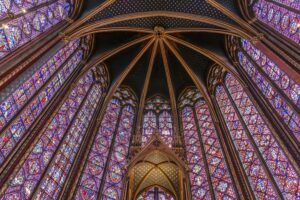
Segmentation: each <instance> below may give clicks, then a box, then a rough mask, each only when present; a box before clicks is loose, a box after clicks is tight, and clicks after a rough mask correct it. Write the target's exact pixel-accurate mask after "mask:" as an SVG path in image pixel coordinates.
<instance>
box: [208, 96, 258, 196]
mask: <svg viewBox="0 0 300 200" xmlns="http://www.w3.org/2000/svg"><path fill="white" fill-rule="evenodd" d="M211 99H212V103H213V104H214V106H215V108H216V111H215V112H216V117H217V118H219V119H220V121H219V123H214V124H215V125H217V126H216V128H217V134H218V136H219V137H220V139H221V140H220V141H221V146H223V147H224V149H226V153H225V152H224V153H225V155H226V156H225V157H227V159H228V164H229V165H228V166H229V167H230V169H231V170H230V171H231V172H233V173H234V175H236V176H233V180H234V181H235V186H236V187H237V188H238V193H239V196H240V197H241V199H244V200H248V199H251V200H254V199H256V197H255V195H254V193H253V190H252V188H251V184H250V182H249V180H248V178H247V174H246V173H245V170H244V167H243V164H242V161H241V160H240V157H239V152H238V151H237V150H236V148H235V145H234V143H233V140H232V138H231V136H230V131H229V130H228V127H227V124H226V122H225V119H224V117H223V115H222V113H221V108H220V107H219V104H218V102H217V100H216V98H215V96H212V98H211ZM214 121H215V120H214ZM219 133H223V134H219Z"/></svg>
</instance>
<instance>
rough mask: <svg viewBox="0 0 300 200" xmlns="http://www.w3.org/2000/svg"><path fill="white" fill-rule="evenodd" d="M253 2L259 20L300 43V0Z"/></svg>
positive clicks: (262, 0)
mask: <svg viewBox="0 0 300 200" xmlns="http://www.w3.org/2000/svg"><path fill="white" fill-rule="evenodd" d="M253 2H254V3H252V5H251V6H252V9H253V11H254V12H255V14H256V17H257V19H258V20H260V21H261V22H263V23H264V24H267V25H268V26H269V27H270V28H272V29H273V30H275V31H277V32H278V33H280V34H282V35H284V36H285V37H287V38H289V39H291V40H293V41H294V42H295V43H296V44H298V45H299V43H300V26H299V23H300V13H299V11H300V1H299V0H257V1H253Z"/></svg>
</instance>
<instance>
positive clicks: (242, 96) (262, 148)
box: [216, 74, 300, 199]
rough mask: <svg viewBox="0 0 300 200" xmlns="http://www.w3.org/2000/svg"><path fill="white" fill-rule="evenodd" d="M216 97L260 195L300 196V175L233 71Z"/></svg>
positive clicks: (253, 186) (249, 176) (268, 197)
mask: <svg viewBox="0 0 300 200" xmlns="http://www.w3.org/2000/svg"><path fill="white" fill-rule="evenodd" d="M216 99H217V102H218V104H219V107H220V109H221V112H222V114H223V117H224V119H226V120H225V121H226V125H227V128H228V130H229V132H230V135H231V138H232V140H233V142H234V145H235V148H236V149H237V152H238V153H239V157H240V159H241V161H242V164H243V167H244V170H245V172H246V175H247V177H248V180H249V182H250V185H251V187H252V190H253V192H254V193H255V195H256V197H257V198H265V199H276V198H277V196H278V193H280V194H282V196H283V197H284V198H285V199H297V198H299V189H300V177H299V174H298V173H297V172H296V171H295V169H294V168H293V166H292V164H291V162H290V161H289V159H288V157H287V156H286V154H285V153H284V151H283V150H282V148H281V146H280V144H279V143H278V142H277V140H276V138H275V137H274V135H273V133H272V132H271V130H270V129H269V127H268V126H267V124H266V123H265V121H264V119H263V118H262V116H261V115H260V113H259V112H258V110H257V109H256V107H255V106H254V104H253V102H252V101H251V100H250V98H249V96H248V95H247V93H246V92H245V90H244V89H243V87H242V86H241V84H240V83H239V82H238V81H237V80H236V79H235V78H234V77H233V76H231V74H226V77H225V85H219V86H217V89H216ZM268 174H269V175H268ZM269 176H272V177H273V178H274V180H275V182H272V181H271V179H270V178H269ZM276 188H278V190H279V191H277V192H276Z"/></svg>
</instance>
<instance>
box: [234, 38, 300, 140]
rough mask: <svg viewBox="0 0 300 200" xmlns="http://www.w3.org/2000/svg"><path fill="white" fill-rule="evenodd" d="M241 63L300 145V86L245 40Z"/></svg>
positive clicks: (240, 53)
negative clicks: (298, 110) (299, 110)
mask: <svg viewBox="0 0 300 200" xmlns="http://www.w3.org/2000/svg"><path fill="white" fill-rule="evenodd" d="M241 44H242V48H239V47H238V49H239V50H238V51H237V55H238V59H239V62H240V64H241V66H242V67H243V69H244V70H245V71H246V73H247V74H248V75H249V77H250V78H251V79H252V81H253V82H254V83H255V84H256V85H257V87H258V89H259V90H260V91H261V92H262V94H263V95H264V96H265V97H266V99H267V100H268V102H269V103H270V105H271V106H272V107H273V108H274V110H275V111H276V112H277V113H278V115H279V116H280V117H281V118H282V121H283V122H284V123H285V124H286V125H287V126H288V128H289V129H290V131H291V132H292V133H293V135H294V137H295V138H297V139H298V141H300V116H299V113H298V112H297V111H296V110H295V109H299V108H300V84H299V82H296V81H295V80H293V79H292V78H291V77H289V76H288V75H287V74H286V73H285V72H284V71H282V70H281V69H280V67H279V66H277V65H276V64H275V63H274V62H273V61H272V60H270V59H269V58H268V57H267V56H266V55H265V54H264V53H263V52H261V51H260V50H259V49H257V48H256V47H255V46H253V45H252V44H251V43H250V42H249V41H247V40H244V39H242V40H241Z"/></svg>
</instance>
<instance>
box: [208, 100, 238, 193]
mask: <svg viewBox="0 0 300 200" xmlns="http://www.w3.org/2000/svg"><path fill="white" fill-rule="evenodd" d="M210 98H211V100H212V101H211V102H212V104H214V100H213V98H212V97H210ZM214 107H215V108H217V106H214ZM208 110H209V114H210V116H211V118H212V123H213V126H214V127H215V131H216V136H217V139H218V141H219V144H220V148H221V151H222V153H223V155H224V159H225V163H226V164H227V167H228V169H230V170H229V174H230V177H231V179H232V185H233V187H234V189H235V194H236V196H239V194H240V195H241V192H240V191H241V189H240V186H239V185H240V184H243V183H240V182H238V178H237V176H238V175H237V173H236V171H235V169H234V166H232V163H233V162H232V158H233V156H232V155H231V152H230V147H227V146H226V142H225V141H228V139H224V138H223V137H221V135H223V134H222V131H221V128H220V121H219V119H218V118H219V116H218V113H217V111H216V110H211V109H210V107H209V106H208ZM214 112H215V113H216V114H212V113H214ZM214 118H216V119H214ZM225 137H226V136H225ZM227 148H228V149H227ZM238 188H239V190H238Z"/></svg>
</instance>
